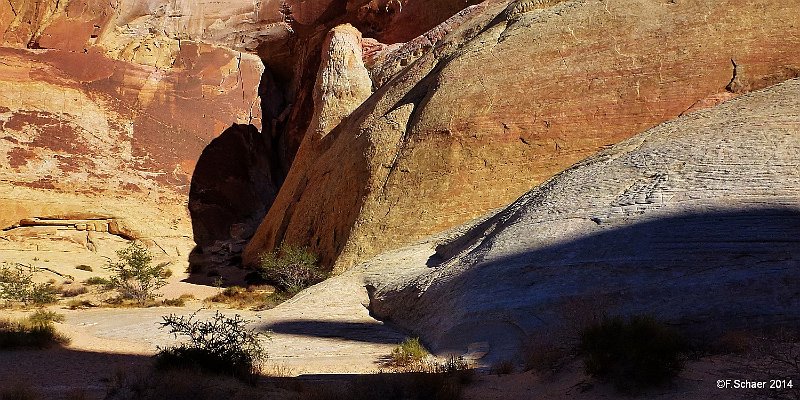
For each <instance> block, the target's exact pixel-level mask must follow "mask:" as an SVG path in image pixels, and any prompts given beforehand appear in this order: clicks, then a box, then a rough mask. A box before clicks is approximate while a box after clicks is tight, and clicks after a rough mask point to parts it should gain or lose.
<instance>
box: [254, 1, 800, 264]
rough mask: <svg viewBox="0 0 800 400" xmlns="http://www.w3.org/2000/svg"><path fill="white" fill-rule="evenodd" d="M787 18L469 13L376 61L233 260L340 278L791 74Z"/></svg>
mask: <svg viewBox="0 0 800 400" xmlns="http://www.w3.org/2000/svg"><path fill="white" fill-rule="evenodd" d="M403 4H405V3H403ZM700 16H701V17H700ZM798 17H800V4H798V3H797V2H793V1H786V0H755V1H752V0H691V1H652V0H607V1H599V0H573V1H540V0H537V1H515V2H511V3H510V4H508V3H505V2H501V3H497V2H484V3H481V4H479V5H475V6H472V7H471V8H468V9H466V10H464V11H462V12H459V13H458V14H457V15H456V16H455V17H453V18H451V19H450V20H447V21H445V23H443V24H441V25H439V26H437V27H435V28H434V29H433V30H431V31H429V32H428V33H426V34H424V35H422V36H421V37H419V38H417V39H413V40H409V43H407V44H406V45H403V46H400V47H399V48H394V50H393V51H394V52H395V53H396V54H394V53H389V54H386V55H384V56H383V57H379V58H381V59H383V60H385V61H383V62H378V63H376V64H375V66H374V67H373V71H372V72H373V73H374V72H375V71H376V70H377V69H380V70H381V71H389V72H388V73H381V74H379V76H381V77H382V79H380V80H379V81H376V82H375V86H376V92H375V93H374V94H373V95H372V96H371V97H370V98H369V99H368V100H366V101H365V102H364V104H362V105H361V106H359V107H358V108H357V109H356V110H355V111H354V112H353V113H352V114H351V115H349V116H348V117H347V118H345V119H344V120H343V121H342V123H340V124H339V125H338V126H337V127H335V128H334V129H333V130H332V131H331V132H330V133H329V134H327V135H326V136H325V140H324V142H323V145H322V146H321V147H320V150H319V151H318V152H317V153H316V154H315V157H314V159H313V160H312V161H311V162H309V163H296V164H294V165H293V167H292V170H291V171H290V172H289V174H288V177H287V180H286V184H285V185H284V186H283V187H282V188H281V191H280V193H279V194H278V197H277V199H276V200H275V203H274V206H273V208H272V210H270V212H269V213H268V214H267V216H266V217H265V219H264V221H263V223H262V224H261V226H260V227H259V230H258V232H257V233H256V236H255V237H254V239H253V240H252V241H251V243H250V244H249V245H248V247H247V249H246V251H245V253H244V261H245V263H247V264H254V263H255V262H256V260H257V258H258V256H259V254H261V253H262V252H264V251H270V250H272V249H273V248H275V247H276V246H278V245H280V244H281V243H292V244H296V245H304V246H309V247H310V248H311V249H312V251H314V252H315V253H317V254H319V255H320V258H321V259H322V260H323V261H324V263H325V264H326V265H327V266H328V267H333V268H334V269H336V270H337V271H342V270H345V269H348V268H350V267H352V266H353V265H356V264H357V263H359V262H362V261H364V260H367V259H369V258H371V257H372V256H374V255H376V254H378V253H380V252H382V251H385V250H387V249H392V248H397V247H400V246H402V245H405V244H409V243H412V242H414V241H416V240H419V239H421V238H423V237H425V236H427V235H430V234H432V233H435V232H439V231H442V230H444V229H447V228H450V227H452V226H455V225H458V224H460V223H463V222H465V221H468V220H470V219H473V218H476V217H478V216H480V215H482V214H485V213H487V212H489V211H490V210H493V209H495V208H498V207H501V206H503V205H504V204H508V203H509V202H511V201H513V200H514V199H515V198H517V197H519V196H520V195H521V194H523V193H525V192H526V191H528V190H529V189H530V188H531V187H532V186H534V185H536V184H538V183H541V182H543V181H545V180H546V179H548V178H550V177H551V176H553V175H554V174H556V173H558V172H560V171H562V170H563V169H565V168H567V167H568V166H570V165H571V164H573V163H575V162H577V161H579V160H581V159H583V158H585V157H587V156H589V155H591V154H594V153H596V152H598V151H600V150H602V149H603V148H604V147H607V146H609V145H611V144H614V143H617V142H619V141H621V140H624V139H626V138H629V137H631V136H633V135H635V134H637V133H639V132H642V131H644V130H646V129H648V128H651V127H653V126H655V125H657V124H659V123H662V122H664V121H667V120H670V119H672V118H675V117H677V116H678V115H680V114H682V113H685V112H687V111H688V110H690V109H699V108H702V107H703V106H712V105H714V104H716V103H718V102H720V101H722V100H725V99H729V98H732V97H735V96H738V95H740V94H742V93H746V92H748V91H751V90H755V89H759V88H763V87H766V86H769V85H771V84H774V83H778V82H781V81H783V80H786V79H789V78H792V77H795V76H798V74H800V50H798V49H800V35H797V33H798V29H800V27H798V25H797V24H796V23H795V22H796V20H797V19H798ZM755 27H757V28H755ZM378 39H380V38H378ZM366 44H367V47H368V48H369V49H371V50H370V52H372V51H373V50H372V49H374V48H375V45H376V43H375V42H373V41H368V42H367V43H366ZM370 58H371V56H370ZM373 75H374V74H373ZM309 114H310V112H308V113H305V114H300V115H306V116H307V115H309ZM305 118H307V117H305Z"/></svg>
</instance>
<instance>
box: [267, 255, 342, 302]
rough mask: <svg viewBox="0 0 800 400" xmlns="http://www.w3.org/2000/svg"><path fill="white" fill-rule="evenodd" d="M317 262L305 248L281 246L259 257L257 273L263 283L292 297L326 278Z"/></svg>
mask: <svg viewBox="0 0 800 400" xmlns="http://www.w3.org/2000/svg"><path fill="white" fill-rule="evenodd" d="M318 261H319V260H318V259H317V256H315V255H314V254H312V253H311V252H309V251H308V249H306V248H302V247H294V246H283V247H281V248H280V249H279V250H277V251H273V252H271V253H266V254H264V255H262V256H261V263H260V265H259V268H258V272H259V274H260V275H261V277H262V278H263V279H264V280H265V281H267V282H269V283H271V284H274V285H275V286H276V287H277V288H278V289H280V290H282V291H284V292H286V293H288V294H290V295H294V294H297V293H298V292H300V291H301V290H303V289H305V288H307V287H309V286H311V285H314V284H316V283H319V282H322V281H323V280H325V279H326V278H327V277H328V273H327V272H325V271H324V270H322V268H321V267H320V266H319V264H318Z"/></svg>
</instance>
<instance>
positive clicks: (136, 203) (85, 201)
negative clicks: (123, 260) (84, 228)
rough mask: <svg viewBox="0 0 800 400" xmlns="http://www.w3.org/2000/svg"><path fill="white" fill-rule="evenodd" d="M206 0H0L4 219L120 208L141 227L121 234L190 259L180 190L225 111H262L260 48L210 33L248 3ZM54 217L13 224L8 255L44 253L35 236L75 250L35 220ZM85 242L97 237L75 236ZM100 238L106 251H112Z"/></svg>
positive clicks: (78, 260)
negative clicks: (251, 49) (251, 50)
mask: <svg viewBox="0 0 800 400" xmlns="http://www.w3.org/2000/svg"><path fill="white" fill-rule="evenodd" d="M156 3H158V4H156ZM168 3H169V7H167V5H168ZM201 3H202V4H195V5H193V6H190V5H189V4H188V2H185V3H181V4H178V3H175V2H166V1H163V2H155V1H153V2H138V1H137V2H134V1H126V2H117V3H116V4H115V3H111V2H96V1H88V0H87V1H83V0H75V1H17V0H12V1H9V2H4V3H3V4H2V5H0V31H2V32H3V36H2V47H0V57H1V58H2V63H0V179H1V180H2V186H3V188H4V190H3V191H2V194H0V211H2V213H0V228H9V229H11V228H13V226H14V225H19V224H18V223H19V222H20V221H21V220H24V219H29V218H36V217H41V218H45V219H52V220H54V221H58V220H61V219H67V220H69V219H70V218H68V217H64V216H69V215H78V214H90V215H93V216H96V217H99V218H103V219H106V218H108V219H112V220H114V221H126V226H127V227H128V228H126V229H130V231H131V232H137V233H136V234H130V235H126V236H127V237H126V239H133V238H136V239H143V240H146V241H148V242H149V243H150V244H151V245H152V249H151V250H153V251H155V252H157V253H159V254H162V253H166V254H164V255H165V256H166V255H169V257H172V258H174V261H175V262H178V263H185V262H186V257H187V254H188V253H189V250H190V249H191V247H190V246H191V243H192V242H191V237H190V232H191V228H190V224H189V218H188V215H187V213H186V209H185V204H186V199H187V195H188V192H189V184H190V180H191V179H192V176H193V173H194V168H195V163H196V162H197V160H198V158H199V157H200V154H201V153H202V152H203V150H204V149H205V148H206V146H207V145H208V144H209V142H211V140H212V139H214V138H215V137H217V135H219V134H220V133H221V132H222V131H223V130H224V129H225V128H227V127H229V126H230V125H231V124H233V123H243V124H257V125H260V124H261V122H260V114H261V106H260V102H259V91H258V86H259V82H260V80H261V75H262V71H263V65H262V63H261V61H260V59H259V58H258V57H257V56H254V55H250V54H243V53H241V52H239V51H235V50H232V49H229V48H224V47H219V46H218V45H217V44H230V43H233V42H232V41H228V42H226V41H224V40H222V39H219V40H217V39H218V38H217V36H214V35H212V34H213V33H214V32H217V31H216V30H214V29H212V28H208V27H207V25H213V24H214V23H216V22H215V21H217V20H218V19H220V18H222V19H223V20H225V21H228V22H230V20H231V19H237V18H238V17H235V14H236V13H238V12H244V11H243V10H244V9H246V8H247V7H250V9H251V11H252V7H253V5H252V3H250V2H241V3H242V4H243V5H244V6H242V7H233V8H229V9H225V8H224V7H223V5H220V4H219V3H218V2H205V3H208V4H205V3H203V2H201ZM204 4H205V5H204ZM176 7H177V8H176ZM192 7H198V8H199V9H192ZM181 10H183V11H186V12H183V11H181ZM214 10H216V11H219V12H220V13H221V12H222V10H227V11H225V12H226V13H231V14H229V15H228V16H227V17H225V16H223V15H221V14H220V13H216V11H215V12H212V11H214ZM179 11H180V12H179ZM190 11H191V12H190ZM200 11H204V12H200ZM178 14H180V15H178ZM278 16H279V14H277V12H276V18H278ZM198 18H200V19H198ZM202 18H205V19H202ZM240 19H241V18H240ZM168 23H174V25H170V26H167V25H168ZM226 23H227V22H226ZM159 24H160V25H159ZM204 24H205V25H206V27H204V26H203V25H204ZM251 24H252V23H251ZM215 26H217V27H220V26H221V23H216V25H215ZM231 29H233V28H231ZM236 29H238V28H236ZM201 33H205V36H203V35H202V34H201ZM212 36H213V37H212ZM200 40H205V41H204V42H201V41H200ZM215 40H216V42H215V43H216V44H214V43H211V42H213V41H215ZM62 228H63V229H62ZM64 229H66V228H65V227H63V226H62V227H61V228H59V229H57V230H58V231H59V232H61V231H62V230H64ZM53 230H55V228H52V229H44V228H42V227H38V226H37V227H30V226H22V227H18V228H15V229H13V231H9V232H8V235H11V236H13V237H14V238H15V239H14V240H13V241H12V242H14V243H11V242H8V241H6V242H3V245H4V246H3V249H0V250H2V251H8V252H10V253H4V254H2V256H3V258H5V257H8V259H15V261H19V260H24V259H32V258H39V259H42V258H44V257H42V256H41V254H38V255H37V254H34V253H35V252H31V253H30V257H28V256H25V257H22V256H21V255H20V253H18V251H17V250H19V249H27V248H28V247H31V246H32V248H41V249H42V250H41V251H43V252H45V251H49V250H44V249H46V248H51V247H52V250H53V251H58V252H68V251H73V250H75V249H74V248H72V247H70V246H71V245H69V244H64V245H63V246H62V245H53V244H52V243H51V242H58V238H59V237H60V236H59V235H61V233H58V234H55V233H53V235H51V236H48V235H45V234H44V233H43V232H45V231H47V232H51V233H52V231H53ZM23 231H31V232H33V231H36V232H39V233H36V234H31V235H28V234H22V232H23ZM106 231H107V230H106ZM105 233H106V232H103V234H105ZM4 235H5V234H4ZM93 235H100V233H97V234H93ZM83 236H86V234H85V233H83ZM18 242H19V243H18ZM84 242H87V243H88V241H87V240H84ZM97 243H99V242H97ZM114 246H118V245H117V244H114V245H113V246H112V247H114ZM6 247H7V248H6ZM84 247H86V248H84ZM88 247H92V248H93V249H94V250H98V249H97V248H95V247H94V246H84V245H80V246H78V249H79V250H80V249H83V250H89V249H88ZM107 250H108V249H106V251H102V252H101V254H110V255H113V251H107ZM111 250H113V249H111ZM75 251H77V250H75ZM12 254H13V255H12ZM24 254H27V253H24ZM24 254H23V255H24ZM20 257H21V258H20ZM95 258H98V257H97V254H95V253H94V252H93V251H89V252H87V253H80V254H78V253H73V257H72V260H69V261H68V262H71V263H75V264H82V263H88V261H86V260H89V259H95ZM29 261H30V260H29ZM97 261H98V262H99V263H102V262H104V260H103V259H102V258H98V260H97Z"/></svg>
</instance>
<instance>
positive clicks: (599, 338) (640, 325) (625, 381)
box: [581, 316, 687, 391]
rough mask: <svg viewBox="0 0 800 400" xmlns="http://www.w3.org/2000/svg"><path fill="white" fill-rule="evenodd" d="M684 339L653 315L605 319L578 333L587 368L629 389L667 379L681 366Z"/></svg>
mask: <svg viewBox="0 0 800 400" xmlns="http://www.w3.org/2000/svg"><path fill="white" fill-rule="evenodd" d="M686 352H687V344H686V341H685V340H684V339H683V338H682V337H681V336H680V335H679V334H678V333H677V332H676V331H674V330H673V329H671V328H669V327H667V326H666V325H664V324H662V323H660V322H658V321H657V320H655V319H654V318H652V317H648V316H635V317H631V318H630V319H628V320H624V319H622V318H619V317H617V318H611V319H605V320H603V321H602V322H600V323H598V324H595V325H592V326H589V327H588V328H586V329H585V330H584V331H583V334H582V335H581V353H582V355H583V357H584V366H585V368H586V372H587V373H588V374H589V375H591V376H593V377H596V378H598V379H601V380H604V381H610V382H612V383H613V384H614V386H616V387H617V389H620V390H623V391H628V390H636V389H642V388H646V387H649V386H655V385H659V384H662V383H665V382H668V381H670V380H671V379H673V378H674V377H676V376H677V375H678V374H679V373H680V372H681V370H683V366H684V361H685V359H686V357H685V355H686Z"/></svg>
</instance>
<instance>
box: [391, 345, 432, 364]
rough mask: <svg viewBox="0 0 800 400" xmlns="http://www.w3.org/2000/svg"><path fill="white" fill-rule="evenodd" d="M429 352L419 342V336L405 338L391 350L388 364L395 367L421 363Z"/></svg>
mask: <svg viewBox="0 0 800 400" xmlns="http://www.w3.org/2000/svg"><path fill="white" fill-rule="evenodd" d="M430 354H431V353H430V352H429V351H428V350H427V349H426V348H425V346H423V345H422V343H420V341H419V338H407V339H406V340H404V341H403V343H400V345H398V346H397V347H395V348H394V349H393V350H392V354H390V355H389V362H388V364H389V366H391V367H395V368H405V367H412V366H414V365H415V364H422V362H423V361H425V359H426V358H427V357H428V356H429V355H430Z"/></svg>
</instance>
